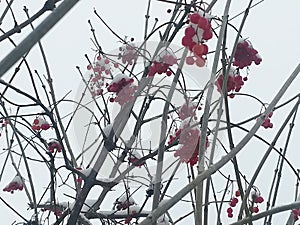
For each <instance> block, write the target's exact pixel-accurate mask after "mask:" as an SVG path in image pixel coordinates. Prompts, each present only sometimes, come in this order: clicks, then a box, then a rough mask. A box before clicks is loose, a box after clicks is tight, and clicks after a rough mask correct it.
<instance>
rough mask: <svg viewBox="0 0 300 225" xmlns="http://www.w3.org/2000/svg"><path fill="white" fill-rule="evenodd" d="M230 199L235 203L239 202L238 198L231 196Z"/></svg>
mask: <svg viewBox="0 0 300 225" xmlns="http://www.w3.org/2000/svg"><path fill="white" fill-rule="evenodd" d="M231 201H232V202H234V203H235V204H236V203H238V202H239V200H238V198H233V199H232V200H231Z"/></svg>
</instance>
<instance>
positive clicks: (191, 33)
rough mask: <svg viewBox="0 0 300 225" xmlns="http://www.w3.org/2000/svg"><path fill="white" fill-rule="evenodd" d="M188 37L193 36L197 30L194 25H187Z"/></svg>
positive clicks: (186, 34) (186, 32)
mask: <svg viewBox="0 0 300 225" xmlns="http://www.w3.org/2000/svg"><path fill="white" fill-rule="evenodd" d="M184 33H185V36H186V37H190V38H191V37H193V36H194V35H195V34H196V31H195V29H194V28H193V27H187V28H186V29H185V31H184Z"/></svg>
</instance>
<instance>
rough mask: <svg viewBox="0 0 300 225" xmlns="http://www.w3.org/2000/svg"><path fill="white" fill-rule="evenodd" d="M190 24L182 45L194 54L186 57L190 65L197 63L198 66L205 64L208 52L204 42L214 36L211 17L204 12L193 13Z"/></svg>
mask: <svg viewBox="0 0 300 225" xmlns="http://www.w3.org/2000/svg"><path fill="white" fill-rule="evenodd" d="M189 19H190V25H189V26H188V27H187V28H186V29H185V32H184V34H185V35H184V37H183V38H182V41H181V42H182V45H183V46H185V47H187V48H189V50H190V51H191V52H192V53H193V56H189V57H187V58H186V63H187V64H188V65H193V64H194V63H196V65H197V66H199V67H203V66H204V65H205V59H204V58H203V56H205V55H206V54H207V53H208V47H207V45H205V44H203V42H204V41H207V40H209V39H211V38H212V36H213V34H212V31H211V24H210V22H209V19H208V18H207V17H205V16H204V14H203V13H201V12H199V13H193V14H191V15H190V16H189Z"/></svg>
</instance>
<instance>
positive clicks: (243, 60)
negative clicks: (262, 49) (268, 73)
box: [233, 39, 262, 69]
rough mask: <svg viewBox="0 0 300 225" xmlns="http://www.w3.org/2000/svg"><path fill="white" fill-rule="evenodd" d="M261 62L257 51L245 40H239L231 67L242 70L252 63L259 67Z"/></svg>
mask: <svg viewBox="0 0 300 225" xmlns="http://www.w3.org/2000/svg"><path fill="white" fill-rule="evenodd" d="M261 61H262V58H261V57H260V55H259V54H258V52H257V50H255V49H254V48H253V46H252V44H251V43H250V42H249V41H247V40H246V39H240V40H239V42H238V44H237V46H236V50H235V53H234V61H233V65H234V66H237V67H238V68H240V69H243V68H244V67H247V66H250V65H251V64H252V62H254V63H255V64H256V65H259V64H260V63H261Z"/></svg>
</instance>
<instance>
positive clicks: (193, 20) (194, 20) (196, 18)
mask: <svg viewBox="0 0 300 225" xmlns="http://www.w3.org/2000/svg"><path fill="white" fill-rule="evenodd" d="M200 18H201V16H200V15H199V14H198V13H193V14H192V15H190V22H191V23H194V24H197V23H198V22H199V20H200Z"/></svg>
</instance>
